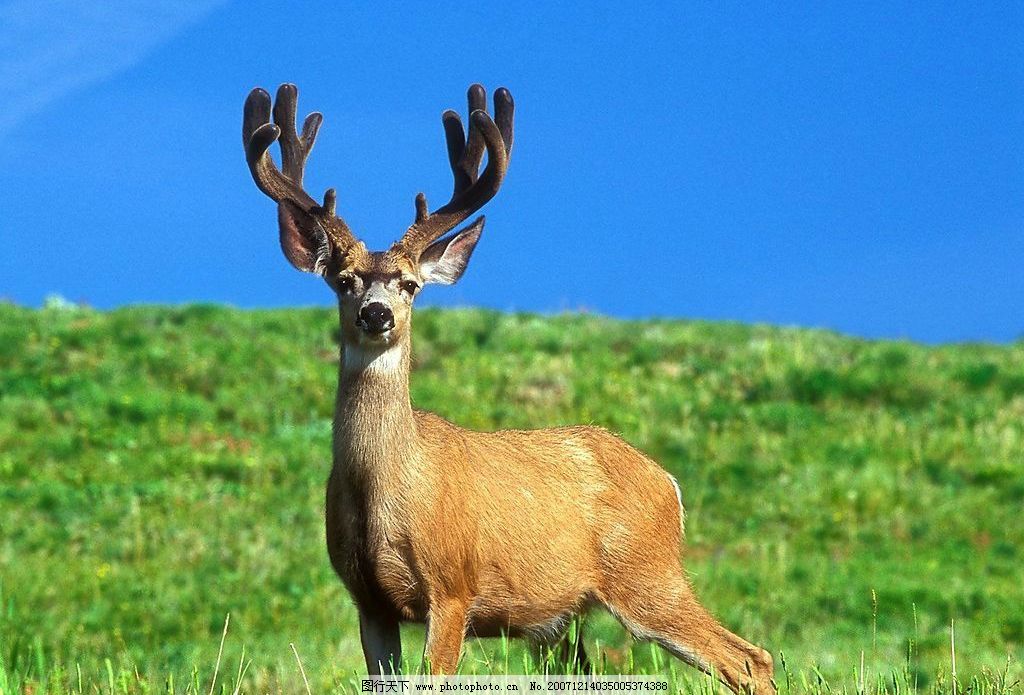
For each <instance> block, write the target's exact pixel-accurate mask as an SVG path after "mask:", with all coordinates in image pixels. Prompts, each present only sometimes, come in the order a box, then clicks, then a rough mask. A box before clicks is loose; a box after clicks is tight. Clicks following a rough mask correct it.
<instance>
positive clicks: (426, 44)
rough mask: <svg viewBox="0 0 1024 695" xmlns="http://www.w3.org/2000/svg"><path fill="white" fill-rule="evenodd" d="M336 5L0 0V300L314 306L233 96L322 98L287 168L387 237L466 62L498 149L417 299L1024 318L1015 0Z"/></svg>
mask: <svg viewBox="0 0 1024 695" xmlns="http://www.w3.org/2000/svg"><path fill="white" fill-rule="evenodd" d="M343 4H347V3H312V2H308V3H307V2H290V3H282V2H264V1H247V2H241V1H240V0H239V1H235V2H218V1H217V0H207V1H206V2H181V3H178V2H167V1H161V0H141V1H136V2H132V3H123V2H116V1H111V2H105V3H95V2H90V3H82V2H68V1H64V2H62V1H52V0H32V1H29V0H14V1H12V2H6V3H2V4H0V89H2V92H3V94H4V100H5V106H4V109H3V111H4V113H3V114H0V156H2V160H3V162H4V166H3V167H2V168H0V210H2V213H3V214H2V215H0V239H2V242H3V243H2V244H0V297H4V298H7V299H10V300H13V301H16V302H19V303H24V304H29V305H38V304H40V303H41V302H42V300H43V299H44V297H46V295H48V294H50V293H59V294H61V295H63V296H65V297H67V298H69V299H72V300H75V301H84V302H88V303H90V304H92V305H94V306H97V307H102V308H106V307H113V306H118V305H122V304H127V303H137V302H147V303H149V302H190V301H213V302H229V303H231V304H235V305H240V306H247V307H249V306H289V305H306V304H324V305H326V304H328V303H330V302H331V301H332V295H331V294H330V292H329V290H328V289H327V288H326V286H324V285H323V283H321V282H320V281H319V280H318V279H316V278H314V277H312V276H307V275H303V274H300V273H299V272H297V271H295V270H293V269H292V268H291V267H290V266H289V265H288V263H287V262H286V261H285V259H284V258H283V256H282V255H281V253H280V251H279V248H278V242H277V230H276V222H275V214H274V206H273V203H272V202H271V201H269V200H268V199H267V198H265V197H264V196H263V195H262V194H260V193H259V191H258V190H257V189H256V187H255V186H254V185H253V183H252V180H251V179H250V177H249V174H248V171H247V169H246V166H245V162H244V159H243V155H242V146H241V137H240V119H241V108H242V102H243V100H244V98H245V95H246V93H247V92H248V91H249V89H251V88H252V87H254V86H257V85H262V86H264V87H267V88H269V89H273V88H274V87H276V85H277V84H278V83H280V82H282V81H292V82H295V83H297V84H298V85H299V88H300V104H299V106H300V109H301V110H302V112H303V113H306V112H308V111H309V110H313V109H317V110H321V111H323V113H324V114H325V124H324V128H323V129H322V131H321V133H320V138H319V139H318V141H317V148H316V150H315V152H314V153H313V156H312V158H311V160H310V163H309V165H308V167H307V172H308V173H307V185H308V187H309V188H310V189H311V190H313V191H316V192H317V193H319V192H322V190H323V189H324V188H326V187H328V186H335V187H336V188H337V189H338V196H339V210H340V211H341V212H342V214H343V216H344V217H345V218H346V219H347V220H348V221H349V223H350V225H351V226H352V227H353V229H354V230H356V232H357V233H359V234H361V235H362V236H363V237H364V238H365V239H366V241H367V242H368V244H369V245H370V246H371V247H383V246H385V245H387V244H388V243H390V242H391V241H392V240H393V239H395V238H396V237H397V236H399V235H400V234H401V232H402V231H403V230H404V229H405V227H406V226H407V225H408V224H409V223H410V222H411V220H412V217H413V196H414V195H415V193H416V192H417V191H419V190H424V191H425V192H426V193H427V194H428V196H429V197H430V199H431V201H432V202H433V203H435V204H439V203H441V202H444V200H446V199H447V195H448V194H449V193H450V188H451V178H450V177H451V174H450V172H449V171H448V167H447V162H446V160H445V154H444V140H443V136H442V130H441V125H440V118H439V116H440V113H441V111H442V110H443V109H444V108H446V107H458V108H459V109H460V110H461V109H464V92H465V89H466V87H467V86H468V85H469V84H470V83H471V82H474V81H480V82H482V83H484V84H485V85H487V86H488V87H489V88H493V87H495V86H498V85H506V86H508V87H509V88H510V89H511V90H512V93H513V95H514V96H515V99H516V104H517V112H516V144H515V151H514V153H513V158H512V164H511V167H510V170H509V175H508V178H507V180H506V183H505V186H504V187H503V189H502V191H501V193H500V194H499V195H498V197H497V198H496V199H495V200H494V201H492V202H491V203H490V204H489V205H488V206H487V209H486V213H487V216H488V224H487V228H486V230H485V232H484V236H483V239H482V241H481V243H480V246H479V247H478V249H477V252H476V254H475V256H474V258H473V263H472V264H471V265H470V268H469V270H468V271H467V273H466V276H465V277H464V278H463V279H462V281H461V282H460V284H459V285H457V286H455V287H451V288H446V287H439V288H429V289H428V290H427V291H426V292H425V293H424V295H423V296H422V297H421V301H423V302H425V303H431V304H443V305H454V304H458V305H481V306H489V307H495V308H499V309H522V310H536V311H559V310H565V309H586V310H590V311H596V312H600V313H605V314H611V315H615V316H624V317H643V316H674V317H692V318H706V319H737V320H741V321H757V322H770V323H778V324H797V325H803V326H824V327H829V328H835V329H838V330H841V331H844V332H848V333H853V334H857V335H863V336H871V337H876V336H884V337H909V338H913V339H916V340H922V341H928V342H938V341H952V340H990V341H1007V340H1014V339H1017V338H1019V337H1020V336H1022V335H1024V311H1022V308H1024V272H1022V267H1024V39H1022V37H1024V4H1020V3H1016V4H1010V3H1007V4H1005V5H1000V4H997V3H976V4H973V5H968V4H963V5H959V6H957V7H952V5H951V4H950V3H913V4H906V5H903V6H897V5H891V6H889V7H887V8H877V7H870V8H865V7H854V6H853V5H860V3H835V4H822V3H808V4H807V5H806V6H803V7H798V6H796V5H795V4H791V3H784V4H782V6H779V7H770V6H765V5H763V4H754V3H751V4H745V5H724V4H723V5H718V4H703V5H700V6H696V7H676V8H666V7H661V8H650V9H642V8H643V5H644V4H643V3H641V4H634V5H632V6H631V7H632V8H634V9H630V10H624V9H623V8H624V7H625V5H621V4H615V5H613V4H611V3H607V4H606V3H574V4H575V5H576V7H570V5H571V4H570V3H536V4H523V5H517V4H514V3H512V4H510V3H501V4H492V3H439V2H430V3H422V4H420V5H419V6H418V7H415V8H414V6H413V5H412V4H409V3H402V9H399V8H398V6H397V4H395V5H393V4H392V3H383V2H378V3H372V4H369V7H368V8H363V9H348V8H344V9H343V8H341V5H343ZM662 4H663V5H667V4H675V5H680V6H681V5H683V4H682V3H662Z"/></svg>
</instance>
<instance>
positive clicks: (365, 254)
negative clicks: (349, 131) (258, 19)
mask: <svg viewBox="0 0 1024 695" xmlns="http://www.w3.org/2000/svg"><path fill="white" fill-rule="evenodd" d="M468 101H469V128H468V133H467V132H466V131H465V130H464V129H463V126H462V120H461V119H460V118H459V115H458V114H457V113H456V112H455V111H451V110H448V111H445V112H444V114H443V115H442V116H441V120H442V123H443V125H444V132H445V139H446V141H447V144H448V160H449V163H450V165H451V169H452V175H453V176H454V178H455V185H454V190H453V192H452V197H451V200H449V201H448V202H447V203H446V204H445V205H443V206H441V207H440V208H438V209H436V210H434V211H433V212H431V211H430V210H429V208H428V206H427V199H426V196H424V194H422V193H420V194H419V195H417V196H416V218H415V221H414V222H413V223H412V225H410V226H409V228H408V229H407V230H406V231H405V234H404V235H403V236H402V237H401V239H399V240H398V241H396V242H395V243H394V244H393V245H392V246H391V248H389V249H388V250H386V251H368V250H367V248H366V245H365V244H363V242H361V241H359V239H358V238H356V236H355V235H354V234H353V233H352V231H351V230H350V229H349V227H348V225H347V224H346V223H345V221H344V220H343V219H342V218H340V217H338V215H337V214H336V203H337V197H336V195H335V192H334V189H328V190H327V191H326V193H324V199H323V203H318V202H317V201H316V200H315V199H314V198H313V197H312V196H310V195H309V194H308V193H306V191H305V189H304V188H303V186H302V176H303V171H304V169H305V164H306V159H307V158H308V157H309V153H310V151H311V150H312V149H313V143H314V142H315V140H316V136H317V132H318V131H319V129H320V124H321V123H322V122H323V116H322V115H321V114H319V113H312V114H310V115H309V116H307V117H306V120H305V122H304V123H303V126H302V133H301V135H300V134H299V133H298V131H297V130H296V120H295V117H296V111H297V103H298V89H297V88H296V87H295V85H292V84H283V85H281V87H280V88H279V89H278V90H277V99H276V102H275V103H274V104H273V107H271V100H270V95H269V94H268V93H267V92H266V91H264V90H263V89H259V88H257V89H254V90H252V92H250V94H249V97H248V99H246V102H245V110H244V117H243V125H242V141H243V144H244V145H245V156H246V160H247V161H248V163H249V170H250V171H251V172H252V177H253V180H254V181H255V182H256V185H257V186H258V187H259V188H260V190H261V191H263V192H264V193H266V194H267V195H268V196H269V197H270V198H272V199H273V200H274V201H275V202H277V218H278V226H279V229H280V238H281V250H282V251H283V252H284V255H285V257H286V258H287V259H288V260H289V262H291V264H292V265H293V266H295V267H296V268H298V269H299V270H302V271H304V272H307V273H313V274H316V275H320V276H322V277H323V278H324V280H325V281H326V282H327V284H328V285H329V286H330V287H331V288H332V289H333V290H334V292H335V293H336V294H337V295H338V303H339V307H340V313H341V323H342V326H341V330H342V338H343V340H344V342H345V344H346V345H359V346H367V347H369V346H376V347H379V348H386V347H387V346H389V345H393V344H395V343H397V342H399V341H400V340H401V339H403V338H404V337H406V336H408V333H409V324H410V315H411V311H412V304H413V300H414V299H415V297H416V295H417V293H418V292H419V291H420V289H421V288H422V287H423V285H425V284H427V283H436V284H442V285H450V284H452V283H454V282H456V281H457V280H458V279H459V278H460V277H461V276H462V273H463V271H464V270H465V269H466V264H467V263H469V258H470V256H471V255H472V253H473V249H474V248H475V247H476V244H477V242H478V241H479V240H480V234H481V232H482V231H483V227H484V218H483V217H482V216H481V217H478V218H477V219H476V220H475V221H473V222H472V223H471V224H470V225H469V226H467V227H465V228H464V229H462V230H460V231H457V232H454V233H452V234H449V232H451V231H452V230H454V229H455V228H456V227H457V226H458V225H460V224H461V223H462V222H464V221H465V220H466V219H468V218H469V217H470V215H472V214H473V213H475V212H476V211H477V210H479V209H480V208H481V207H483V206H484V204H485V203H487V201H489V200H490V199H491V198H493V197H494V195H495V194H496V193H497V192H498V189H499V188H500V186H501V183H502V180H503V179H504V178H505V172H506V171H507V169H508V162H509V156H510V154H511V152H512V118H513V111H514V106H513V102H512V95H511V94H510V93H509V91H508V90H507V89H505V88H500V89H498V90H497V91H496V92H495V94H494V119H493V120H492V118H491V116H490V115H489V114H488V113H487V95H486V92H485V91H484V88H483V87H482V86H480V85H478V84H474V85H473V86H471V87H470V88H469V92H468ZM271 115H272V116H273V123H271ZM275 140H276V141H278V142H279V143H280V146H281V163H282V166H281V169H278V168H277V167H276V166H275V164H274V161H273V160H272V159H271V157H270V154H269V152H268V150H269V148H270V146H271V145H272V144H273V143H274V141H275ZM485 151H486V153H487V166H486V167H485V168H484V170H483V172H482V173H481V172H480V165H481V163H482V161H483V156H484V152H485Z"/></svg>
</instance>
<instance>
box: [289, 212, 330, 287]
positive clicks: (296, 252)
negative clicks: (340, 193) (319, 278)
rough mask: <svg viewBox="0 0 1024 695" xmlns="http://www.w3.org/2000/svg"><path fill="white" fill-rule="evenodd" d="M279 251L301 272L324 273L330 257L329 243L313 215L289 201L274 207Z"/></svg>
mask: <svg viewBox="0 0 1024 695" xmlns="http://www.w3.org/2000/svg"><path fill="white" fill-rule="evenodd" d="M277 224H278V227H279V229H280V232H281V250H282V251H283V252H284V256H285V258H287V259H288V261H289V262H290V263H291V264H292V265H293V266H295V267H296V268H298V269H299V270H301V271H303V272H304V273H316V274H317V275H323V274H324V271H325V270H326V269H327V262H328V261H329V260H330V257H331V242H330V240H329V239H328V238H327V234H326V233H325V232H324V230H323V227H322V226H321V225H319V224H317V220H316V218H315V217H313V215H311V214H310V213H308V212H306V211H305V210H303V209H302V208H300V207H299V206H298V205H295V204H294V203H292V202H291V201H289V200H282V201H281V202H280V203H279V204H278V206H277Z"/></svg>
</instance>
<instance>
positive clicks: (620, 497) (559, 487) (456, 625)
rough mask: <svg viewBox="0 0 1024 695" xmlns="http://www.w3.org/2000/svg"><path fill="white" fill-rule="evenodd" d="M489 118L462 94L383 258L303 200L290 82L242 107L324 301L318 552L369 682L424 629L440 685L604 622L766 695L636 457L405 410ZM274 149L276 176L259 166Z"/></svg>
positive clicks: (255, 155)
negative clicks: (328, 379)
mask: <svg viewBox="0 0 1024 695" xmlns="http://www.w3.org/2000/svg"><path fill="white" fill-rule="evenodd" d="M493 102H494V115H493V117H492V116H491V114H490V113H489V112H488V110H487V95H486V92H485V90H484V88H483V87H482V86H481V85H479V84H474V85H472V86H471V87H470V88H469V91H468V107H469V121H468V126H467V127H465V128H464V127H463V124H462V120H461V118H460V116H459V115H458V113H456V112H455V111H453V110H447V111H445V112H444V113H443V114H442V125H443V128H444V134H445V141H446V144H447V151H448V161H449V165H450V167H451V171H452V175H453V177H454V188H453V192H452V195H451V199H450V200H449V201H448V202H447V203H445V204H444V205H442V206H441V207H439V208H436V209H434V210H430V209H429V207H428V204H427V199H426V196H425V195H424V194H423V193H419V194H418V195H417V196H416V198H415V219H414V221H413V223H412V224H411V225H410V226H409V227H408V228H407V229H406V230H405V232H404V234H403V235H402V236H401V238H400V239H399V240H398V241H396V242H394V244H393V245H392V246H391V247H390V248H388V249H387V250H385V251H369V250H367V247H366V245H365V244H364V243H363V242H362V241H361V240H360V239H358V238H357V237H356V236H355V235H354V234H353V232H352V231H351V229H350V228H349V226H348V225H347V224H346V223H345V221H344V220H343V219H342V218H341V217H339V216H338V215H337V210H336V207H337V195H336V193H335V190H334V189H328V190H327V191H326V192H325V193H324V196H323V202H317V200H316V199H314V198H313V197H312V196H310V195H309V194H308V193H307V192H306V191H305V189H304V187H303V182H302V179H303V172H304V169H305V164H306V160H307V158H308V157H309V154H310V152H311V150H312V149H313V144H314V142H315V140H316V137H317V133H318V131H319V129H320V126H321V124H322V122H323V116H322V115H321V114H320V113H318V112H314V113H312V114H310V115H309V116H307V117H306V119H305V121H304V122H303V126H302V130H301V133H300V132H299V131H298V129H297V121H296V115H297V104H298V89H297V88H296V87H295V85H292V84H284V85H281V87H280V88H279V89H278V91H277V95H276V99H275V100H274V101H272V100H271V98H270V95H269V93H268V92H266V91H265V90H263V89H261V88H256V89H254V90H252V92H251V93H250V94H249V96H248V98H247V99H246V102H245V107H244V113H243V128H242V137H243V144H244V147H245V156H246V160H247V162H248V165H249V170H250V173H251V174H252V178H253V180H254V181H255V183H256V185H257V187H259V189H260V190H261V191H262V192H263V193H265V194H266V195H267V196H269V197H270V198H271V199H272V200H273V201H274V202H275V203H276V204H277V222H278V231H279V237H280V245H281V250H282V251H283V253H284V256H285V258H286V259H287V260H288V261H289V262H290V263H291V264H292V265H293V266H294V267H295V268H297V269H298V270H300V271H303V272H306V273H310V274H313V275H318V276H320V277H321V278H323V280H324V281H325V282H326V283H327V285H328V286H329V287H330V288H331V289H332V290H333V291H334V293H335V295H336V297H337V305H338V317H339V322H340V331H339V342H340V348H339V350H340V355H339V367H338V389H337V393H336V396H335V411H334V420H333V438H332V441H333V445H332V446H333V465H332V467H331V471H330V475H329V477H328V480H327V493H326V509H325V518H326V542H327V551H328V556H329V558H330V562H331V565H332V567H333V569H334V570H335V572H336V573H337V575H338V576H339V577H340V579H341V581H342V582H343V584H344V585H345V587H346V588H347V590H348V592H349V593H350V594H351V596H352V599H353V602H354V604H355V607H356V609H357V611H358V619H359V637H360V642H361V646H362V650H363V654H364V657H365V661H366V668H367V672H368V674H371V675H380V674H382V673H383V674H394V673H397V672H398V671H399V669H400V668H401V659H402V645H401V637H400V633H399V626H400V624H402V623H407V622H414V623H425V624H426V643H425V647H424V651H423V663H424V664H426V665H427V668H428V669H429V671H430V672H431V673H434V674H453V673H455V672H456V670H457V668H458V665H459V660H460V656H461V652H462V646H463V641H464V640H465V639H466V638H467V637H495V636H501V635H508V636H512V637H519V636H521V637H527V638H532V639H535V640H538V641H540V642H541V643H554V642H556V641H557V640H558V639H559V638H562V639H564V637H563V635H564V633H565V631H566V629H567V626H568V625H569V623H570V621H571V620H573V619H575V617H576V616H579V615H581V614H583V613H585V612H586V611H588V610H589V609H591V608H593V607H604V608H606V609H607V610H609V611H610V612H611V613H612V614H613V615H614V616H615V617H616V618H617V619H618V620H619V621H620V622H621V623H622V625H623V626H624V627H625V628H626V629H627V630H628V631H629V632H630V633H632V634H633V636H634V637H636V638H637V639H640V640H653V641H655V642H656V643H658V644H660V645H661V646H662V647H664V648H665V649H667V650H668V651H669V652H670V653H672V654H673V655H675V656H676V657H678V658H679V659H681V660H683V661H684V662H686V663H688V664H690V665H692V666H695V667H696V668H698V669H700V670H701V671H704V672H706V673H709V674H714V676H715V677H717V678H718V679H719V680H720V681H721V682H723V683H724V684H725V685H726V686H728V687H729V688H730V689H732V690H733V691H736V692H742V691H747V692H749V691H753V692H756V693H758V694H770V693H774V692H775V683H774V680H773V664H772V657H771V655H770V654H769V653H768V652H767V651H765V650H764V649H762V648H760V647H757V646H754V645H753V644H751V643H749V642H747V641H746V640H744V639H742V638H741V637H739V636H737V635H735V634H733V633H732V632H730V631H729V630H727V629H726V628H725V627H723V626H722V625H721V624H720V623H719V622H718V621H717V620H716V619H715V618H714V617H713V616H712V615H711V613H710V612H708V610H706V609H705V608H704V607H703V605H702V604H701V603H700V602H699V601H698V599H697V597H696V595H695V592H694V590H693V588H692V586H691V584H690V581H689V579H688V576H687V574H686V572H685V571H684V569H683V566H682V561H681V560H682V558H681V555H682V543H683V522H684V511H683V504H682V497H681V494H680V489H679V485H678V483H677V482H676V480H675V479H674V478H673V477H672V476H671V475H669V474H668V473H667V472H666V471H665V470H664V469H663V468H661V467H660V466H659V465H658V464H657V463H655V462H654V461H653V460H652V459H650V458H648V457H647V456H646V455H645V454H643V453H641V452H640V451H639V450H637V449H636V448H634V447H633V446H631V445H630V444H628V443H626V442H625V441H624V440H623V439H621V438H620V437H618V436H616V435H614V434H612V433H610V432H609V431H607V430H605V429H602V428H600V427H596V426H569V427H556V428H552V429H538V430H503V431H496V432H476V431H471V430H468V429H464V428H462V427H459V426H457V425H455V424H452V423H450V422H448V421H446V420H444V419H443V418H441V417H439V416H438V415H435V414H432V413H429V412H423V411H420V410H416V409H414V408H413V407H412V404H411V400H410V395H409V374H410V367H411V359H412V345H411V335H412V334H411V321H412V309H413V304H414V300H415V299H416V297H417V295H418V294H419V292H420V291H421V290H422V288H423V287H424V286H425V285H429V284H439V285H451V284H453V283H455V282H456V281H458V280H459V278H460V277H461V276H462V274H463V272H464V271H465V270H466V267H467V264H468V263H469V260H470V257H471V255H472V254H473V250H474V249H475V248H476V245H477V242H479V240H480V236H481V233H482V231H483V227H484V217H483V216H480V217H477V218H476V219H475V220H474V221H472V222H471V223H469V224H468V226H465V227H464V228H462V229H460V230H458V231H454V230H456V228H457V227H459V225H461V224H462V223H463V222H465V221H466V220H467V219H469V218H470V217H471V216H472V215H473V214H474V213H476V212H477V211H478V210H480V209H481V208H482V207H483V206H484V205H485V204H486V203H487V202H488V201H490V200H491V198H493V197H494V196H495V194H497V192H498V189H499V188H500V187H501V184H502V181H503V180H504V178H505V174H506V172H507V170H508V165H509V159H510V156H511V153H512V142H513V112H514V104H513V100H512V95H511V94H510V93H509V91H508V90H507V89H505V88H499V89H498V90H496V91H495V93H494V96H493ZM271 120H272V121H273V122H271ZM275 141H277V142H278V143H279V146H280V152H281V155H280V156H281V168H280V169H279V168H278V167H277V165H276V164H275V163H274V161H273V159H272V157H271V156H270V154H269V152H268V150H269V149H270V146H271V145H272V144H273V143H274V142H275ZM485 154H486V156H487V163H486V166H485V167H484V168H483V171H482V172H481V171H480V167H481V165H482V164H483V158H484V155H485ZM581 658H585V653H583V654H582V655H581Z"/></svg>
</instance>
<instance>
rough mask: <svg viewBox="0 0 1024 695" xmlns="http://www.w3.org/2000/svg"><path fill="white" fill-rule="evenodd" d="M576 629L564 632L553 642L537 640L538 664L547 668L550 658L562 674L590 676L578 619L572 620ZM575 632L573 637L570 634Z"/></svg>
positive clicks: (590, 670) (590, 671) (580, 623)
mask: <svg viewBox="0 0 1024 695" xmlns="http://www.w3.org/2000/svg"><path fill="white" fill-rule="evenodd" d="M574 621H575V623H576V629H575V631H573V630H565V632H564V633H563V634H562V635H561V636H560V637H558V638H557V639H555V640H553V641H547V640H539V641H538V642H537V643H536V644H537V646H538V647H539V652H540V663H541V664H542V665H543V666H545V667H546V666H547V664H548V663H549V662H548V659H549V658H552V659H553V662H554V666H555V667H557V668H559V669H561V670H562V672H563V673H567V674H577V673H581V674H584V675H590V674H591V673H592V672H593V667H592V666H591V663H590V659H589V658H588V657H587V650H586V649H585V648H584V646H583V635H582V634H581V630H582V627H583V620H582V618H580V617H577V618H575V619H574ZM573 632H575V634H574V635H573V634H572V633H573Z"/></svg>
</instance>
